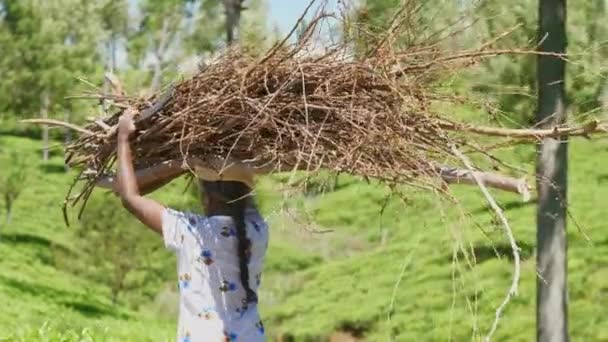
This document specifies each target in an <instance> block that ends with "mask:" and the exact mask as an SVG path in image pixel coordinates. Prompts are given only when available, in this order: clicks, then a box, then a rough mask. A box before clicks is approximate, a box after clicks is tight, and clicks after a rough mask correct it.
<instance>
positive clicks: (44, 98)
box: [40, 90, 50, 162]
mask: <svg viewBox="0 0 608 342" xmlns="http://www.w3.org/2000/svg"><path fill="white" fill-rule="evenodd" d="M49 105H50V100H49V93H48V91H47V90H44V91H43V92H42V94H40V116H41V117H42V118H43V119H48V117H49ZM42 160H44V162H47V161H48V160H49V126H47V125H44V126H42Z"/></svg>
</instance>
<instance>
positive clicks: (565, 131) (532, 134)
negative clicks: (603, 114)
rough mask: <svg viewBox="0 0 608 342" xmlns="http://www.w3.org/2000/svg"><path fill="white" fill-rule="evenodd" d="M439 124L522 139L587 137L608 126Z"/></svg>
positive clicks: (597, 122) (490, 134) (466, 130)
mask: <svg viewBox="0 0 608 342" xmlns="http://www.w3.org/2000/svg"><path fill="white" fill-rule="evenodd" d="M439 126H440V127H441V128H443V129H446V130H450V131H461V132H468V133H475V134H480V135H488V136H495V137H505V138H511V139H522V140H540V139H542V138H559V137H562V136H566V135H567V136H583V137H589V136H590V135H591V134H605V133H608V126H607V125H606V123H603V122H600V121H598V120H593V121H590V122H588V123H586V124H584V125H582V126H577V127H559V126H555V127H553V128H547V129H518V128H496V127H484V126H474V125H467V124H459V123H454V122H449V121H443V120H442V121H440V122H439Z"/></svg>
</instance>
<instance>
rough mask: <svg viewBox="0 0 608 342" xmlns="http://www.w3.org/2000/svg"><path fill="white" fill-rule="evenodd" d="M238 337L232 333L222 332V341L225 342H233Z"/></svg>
mask: <svg viewBox="0 0 608 342" xmlns="http://www.w3.org/2000/svg"><path fill="white" fill-rule="evenodd" d="M237 337H238V335H237V334H236V333H234V332H227V331H224V339H225V341H226V342H235V341H236V339H237Z"/></svg>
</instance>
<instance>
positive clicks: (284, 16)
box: [268, 0, 338, 32]
mask: <svg viewBox="0 0 608 342" xmlns="http://www.w3.org/2000/svg"><path fill="white" fill-rule="evenodd" d="M317 2H318V3H321V1H317ZM337 2H338V0H330V1H328V3H329V6H328V9H329V10H331V9H334V8H336V6H337ZM309 3H310V0H268V7H269V12H270V13H269V16H270V21H271V25H272V26H274V25H275V24H276V25H277V26H278V28H279V29H280V30H281V32H288V31H289V30H291V29H292V28H293V25H294V24H295V22H296V20H298V18H300V16H301V15H302V13H304V10H305V9H306V6H308V4H309Z"/></svg>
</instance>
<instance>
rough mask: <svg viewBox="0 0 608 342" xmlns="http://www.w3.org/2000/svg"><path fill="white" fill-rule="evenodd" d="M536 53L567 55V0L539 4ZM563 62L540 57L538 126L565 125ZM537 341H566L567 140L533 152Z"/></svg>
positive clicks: (551, 141)
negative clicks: (535, 214)
mask: <svg viewBox="0 0 608 342" xmlns="http://www.w3.org/2000/svg"><path fill="white" fill-rule="evenodd" d="M539 1H540V3H539V24H540V30H539V43H540V45H539V50H540V51H542V52H554V53H565V52H566V45H567V40H566V0H539ZM565 67H566V66H565V62H564V60H563V59H560V58H557V57H552V56H539V57H538V64H537V73H538V75H537V76H538V111H537V114H536V122H537V124H538V125H539V126H545V127H549V126H555V125H556V124H560V123H563V122H565V120H566V103H565V101H566V99H565V89H564V88H565V87H564V79H565ZM536 165H537V166H536V172H537V178H536V181H537V188H538V209H537V218H536V219H537V248H538V250H537V268H538V277H537V281H536V289H537V300H536V305H537V322H536V323H537V340H538V341H541V342H549V341H550V342H558V341H559V342H561V341H568V340H569V337H568V284H567V240H566V239H567V238H566V214H567V213H566V205H567V171H568V141H567V137H563V138H560V139H553V138H545V139H543V141H542V142H541V143H540V144H539V146H538V147H537V164H536Z"/></svg>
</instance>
